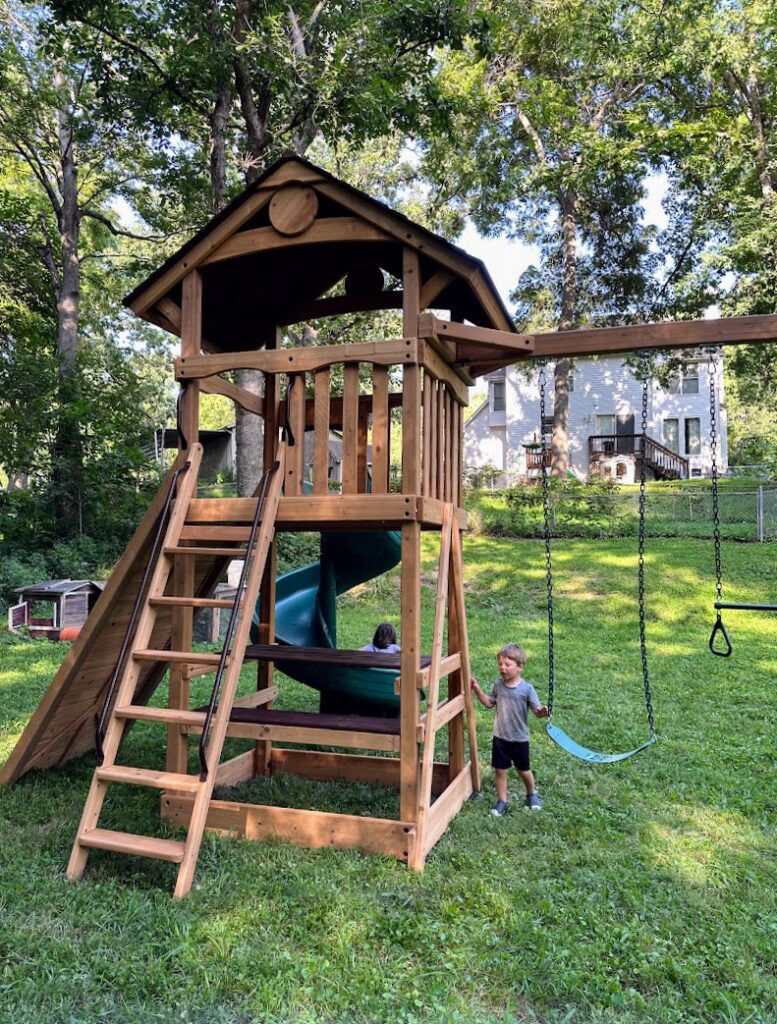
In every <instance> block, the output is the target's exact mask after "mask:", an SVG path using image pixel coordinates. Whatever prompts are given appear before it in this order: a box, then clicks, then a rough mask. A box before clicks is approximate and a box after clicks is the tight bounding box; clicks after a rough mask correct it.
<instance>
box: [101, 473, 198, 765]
mask: <svg viewBox="0 0 777 1024" xmlns="http://www.w3.org/2000/svg"><path fill="white" fill-rule="evenodd" d="M190 468H191V460H190V459H187V461H186V462H185V464H184V465H183V466H180V467H179V468H178V469H176V471H175V472H174V473H173V478H172V480H171V481H170V487H169V489H168V492H167V497H166V498H165V504H164V507H163V509H162V512H161V514H160V516H159V523H158V524H157V530H156V535H155V536H154V542H153V544H152V545H151V553H150V554H149V557H148V561H147V562H146V568H145V570H144V572H143V579H142V581H141V583H140V586H139V587H138V592H137V594H136V595H135V601H134V603H133V605H132V611H131V612H130V617H129V621H128V622H127V628H126V630H125V632H124V638H123V640H122V642H121V647H120V648H119V657H118V659H117V661H116V665H115V667H114V669H113V675H112V676H111V679H110V682H109V683H108V690H107V693H106V695H105V700H104V701H103V706H102V709H101V711H100V714H99V716H98V718H97V726H96V732H95V747H96V751H95V753H96V757H97V763H98V764H100V765H101V764H102V763H103V761H104V760H105V755H104V752H103V740H104V739H105V723H106V721H107V719H108V717H109V715H110V708H111V704H112V702H113V698H114V697H115V695H116V688H117V686H118V683H119V678H120V677H121V673H122V672H123V670H124V664H125V662H126V660H127V650H128V648H129V643H130V638H131V636H132V634H133V633H134V631H135V626H136V625H137V620H138V614H139V613H140V606H141V603H142V599H143V595H144V593H145V592H146V587H147V585H148V580H149V577H150V575H151V571H152V567H153V566H155V565H156V562H157V559H158V558H159V550H160V548H161V546H162V540H163V537H164V533H165V530H166V528H167V519H168V517H169V515H170V507H171V505H172V504H173V501H174V499H175V496H176V492H177V488H178V480H179V478H180V477H181V476H182V475H183V474H184V473H186V472H188V470H189V469H190Z"/></svg>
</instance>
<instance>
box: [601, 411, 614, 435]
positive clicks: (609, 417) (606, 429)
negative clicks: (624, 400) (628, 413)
mask: <svg viewBox="0 0 777 1024" xmlns="http://www.w3.org/2000/svg"><path fill="white" fill-rule="evenodd" d="M596 433H597V434H614V433H615V416H614V414H610V413H607V414H605V415H603V416H597V417H596Z"/></svg>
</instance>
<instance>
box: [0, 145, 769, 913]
mask: <svg viewBox="0 0 777 1024" xmlns="http://www.w3.org/2000/svg"><path fill="white" fill-rule="evenodd" d="M386 280H388V281H389V282H393V284H390V285H389V286H388V287H387V286H386ZM126 302H127V305H128V306H129V307H130V308H131V309H132V310H133V311H134V312H135V313H136V314H137V315H138V316H140V317H142V318H144V319H146V320H148V321H150V322H152V323H155V324H157V325H158V326H160V327H162V328H163V329H165V330H167V331H169V332H170V333H171V334H174V335H176V336H178V337H180V339H181V355H180V358H179V359H178V360H177V361H176V365H175V373H176V378H177V380H178V381H179V382H180V384H181V387H182V395H181V399H180V403H179V427H178V429H179V438H180V441H179V445H180V450H179V454H178V457H177V459H176V461H175V463H174V465H173V467H172V468H171V470H170V472H169V473H168V476H167V478H166V480H165V481H164V482H163V485H162V487H161V488H160V491H159V493H158V494H157V495H156V497H155V498H154V500H153V502H152V503H151V506H150V508H149V511H148V513H147V515H146V517H145V518H144V520H143V522H142V523H141V524H140V526H139V528H138V530H137V532H136V534H135V536H134V537H133V539H132V541H131V542H130V544H129V546H128V548H127V550H126V552H125V553H124V555H123V556H122V558H121V559H120V560H119V562H118V564H117V566H116V568H115V571H114V573H113V575H112V577H111V579H110V580H109V582H108V584H107V585H106V587H105V590H104V592H103V594H102V595H101V597H100V598H99V600H98V602H97V604H96V606H95V609H94V611H93V612H92V614H91V615H90V617H89V619H88V620H87V622H86V625H85V627H84V629H83V630H82V632H81V634H80V636H79V638H78V640H77V641H76V643H75V644H74V645H73V647H72V649H71V650H70V652H69V653H68V656H67V657H66V659H65V661H64V662H63V664H62V666H61V668H60V670H59V672H58V673H57V675H56V677H55V678H54V680H53V682H52V683H51V685H50V687H49V689H48V691H47V692H46V694H45V695H44V697H43V699H42V701H41V703H40V705H39V707H38V709H37V710H36V712H35V714H34V715H33V717H32V719H31V720H30V723H29V724H28V726H27V728H26V730H25V731H24V733H23V735H22V737H21V738H20V740H19V743H18V744H17V746H16V748H15V750H14V751H13V753H12V755H11V758H10V759H9V761H8V762H7V764H6V765H5V766H4V768H3V770H2V774H1V775H0V782H3V783H11V782H14V781H16V780H17V779H19V778H20V777H21V776H22V775H23V774H24V773H26V772H28V771H30V770H31V769H45V768H48V767H51V766H54V765H61V764H63V763H65V762H67V761H69V760H71V759H72V758H75V757H78V756H81V755H83V754H85V753H86V752H87V751H90V750H93V749H96V750H97V753H98V765H97V767H96V769H95V772H94V777H93V780H92V783H91V786H90V789H89V793H88V795H87V798H86V804H85V807H84V811H83V815H82V818H81V822H80V824H79V825H78V829H77V834H76V839H75V843H74V846H73V851H72V855H71V858H70V863H69V866H68V877H69V878H70V879H72V880H75V879H77V878H79V877H80V876H81V875H82V874H83V872H84V869H85V867H86V863H87V859H88V857H89V855H90V853H91V851H92V850H94V849H107V850H112V851H116V852H121V853H127V854H136V855H141V856H146V857H151V858H158V859H161V860H164V861H169V862H172V863H174V864H176V865H177V868H178V874H177V880H176V883H175V890H174V895H175V897H176V898H181V897H183V896H184V895H185V894H186V893H187V892H188V891H189V889H190V887H191V885H192V880H193V877H194V872H195V869H196V864H197V858H198V853H199V849H200V845H201V841H202V836H203V832H204V830H205V829H206V828H207V829H215V830H218V831H221V832H228V833H233V834H237V835H241V836H245V837H246V838H248V839H261V838H264V837H266V836H276V837H279V838H281V839H284V840H286V841H289V842H293V843H297V844H301V845H304V846H309V847H321V846H333V847H343V848H349V847H355V848H359V849H362V850H367V851H371V852H374V853H379V854H383V855H388V856H392V857H395V858H397V859H398V860H400V861H403V862H405V863H406V864H407V865H408V866H409V867H411V868H412V869H414V870H418V871H420V870H422V869H423V867H424V863H425V860H426V857H427V855H428V854H429V852H430V850H431V849H432V848H433V847H434V845H435V844H436V843H437V841H438V840H439V839H440V837H441V836H442V835H443V834H444V832H445V831H446V829H447V827H448V824H449V823H450V821H451V820H452V819H453V818H454V816H455V815H456V814H457V813H458V811H459V810H460V808H461V807H462V805H463V804H464V802H465V801H466V800H467V798H468V797H469V796H470V795H471V794H472V793H473V792H474V791H477V790H478V789H479V773H478V760H477V746H476V736H475V724H474V719H473V710H472V699H471V695H470V690H469V685H468V680H469V678H470V665H469V651H468V644H467V622H466V612H465V602H464V582H463V558H462V532H463V531H464V530H465V529H466V513H465V512H464V511H463V509H462V468H463V467H462V452H463V443H462V438H463V433H462V432H463V415H462V410H463V408H464V406H466V404H467V401H468V387H469V385H471V384H472V382H473V379H474V378H475V377H477V376H479V375H481V374H484V373H488V372H489V371H491V370H493V369H496V368H499V367H502V366H506V365H509V364H512V363H515V362H517V361H520V360H525V359H529V358H533V357H537V356H539V357H542V358H562V357H566V356H573V355H592V354H595V353H613V352H624V351H628V350H635V349H642V348H663V347H666V348H670V347H695V346H699V345H710V344H726V343H731V342H740V341H765V340H772V339H774V338H777V317H775V316H761V317H744V318H737V319H727V320H705V321H698V322H684V323H677V324H672V323H663V324H649V325H640V326H635V327H624V328H609V329H599V330H583V331H573V332H566V333H564V334H549V335H527V334H517V333H516V332H515V330H514V328H513V325H512V322H511V320H510V317H509V315H508V313H507V311H506V309H505V308H504V306H503V304H502V302H501V300H500V299H499V296H498V294H497V292H496V289H495V288H494V286H493V283H492V282H491V279H490V278H489V276H488V274H487V272H486V271H485V268H484V267H483V265H482V264H481V263H480V261H478V260H476V259H474V258H472V257H470V256H469V255H467V254H466V253H465V252H463V251H462V250H461V249H458V248H457V247H455V246H453V245H451V244H449V243H448V242H446V241H444V240H443V239H441V238H438V237H437V236H435V235H433V234H432V233H430V232H428V231H426V230H425V229H423V228H421V227H419V226H418V225H416V224H414V223H413V222H411V221H409V220H408V219H407V218H405V217H403V216H401V215H400V214H397V213H396V212H394V211H392V210H391V209H389V208H388V207H386V206H385V205H383V204H381V203H378V202H376V201H375V200H373V199H371V198H369V197H368V196H366V195H364V194H363V193H361V192H359V191H357V190H356V189H353V188H351V187H350V186H348V185H346V184H345V183H343V182H341V181H338V180H337V179H336V178H334V177H332V176H331V175H330V174H328V173H327V172H325V171H323V170H321V169H320V168H318V167H315V166H314V165H313V164H311V163H309V162H307V161H305V160H303V159H301V158H298V157H296V156H286V157H284V158H282V159H281V160H279V161H278V162H277V163H275V164H273V166H271V167H270V168H269V169H268V170H267V171H266V172H265V174H263V175H262V176H261V177H260V178H259V179H258V180H257V181H256V182H255V183H253V184H252V185H251V186H250V187H249V188H248V189H247V190H246V191H245V192H243V193H242V194H241V195H240V196H238V197H237V198H236V199H235V200H234V201H233V202H232V203H231V204H230V205H229V206H228V207H226V209H225V210H223V211H222V212H221V213H220V214H219V215H218V216H216V217H215V218H213V220H212V221H211V222H210V223H209V224H208V225H206V226H205V227H204V228H203V230H202V231H200V232H199V233H198V234H197V235H195V236H194V237H193V238H192V239H191V240H190V241H189V242H188V243H187V244H186V245H184V246H183V248H182V249H181V250H180V251H179V252H177V253H176V254H175V255H174V256H172V257H171V258H170V259H169V260H167V262H166V263H165V264H163V265H162V266H161V267H160V268H159V269H158V270H156V271H155V272H154V273H153V274H152V275H151V276H150V277H149V278H147V280H145V281H144V282H143V283H142V284H141V285H139V286H138V287H137V288H136V289H135V290H134V291H133V292H132V293H131V294H130V295H129V296H128V298H127V300H126ZM382 309H394V310H400V311H401V315H402V325H403V327H402V337H401V338H397V339H394V340H374V341H355V342H350V343H343V344H337V345H321V346H313V347H304V346H297V347H288V346H287V345H285V344H284V343H283V328H284V327H286V326H288V325H292V324H298V323H303V322H306V321H310V320H315V319H318V318H320V317H325V316H331V315H335V314H341V313H355V312H363V311H373V310H382ZM432 310H434V311H438V312H439V311H441V310H444V311H446V312H447V313H448V314H449V317H450V319H442V318H440V317H438V316H437V315H435V313H433V312H431V311H432ZM400 368H401V370H400ZM244 369H250V370H256V371H259V373H260V374H261V376H262V379H263V393H262V395H261V396H260V395H256V394H254V393H253V392H249V391H247V390H244V389H242V388H240V387H238V386H236V385H235V384H234V383H233V382H232V381H231V380H230V379H229V378H228V376H225V375H230V374H231V373H232V372H233V371H237V370H244ZM398 379H401V393H397V392H395V391H394V390H392V381H397V380H398ZM336 381H337V382H340V381H341V382H342V388H341V390H342V394H335V393H333V391H334V390H337V389H335V388H334V384H335V382H336ZM363 391H364V392H366V393H362V392H363ZM201 394H220V395H225V396H227V397H228V398H230V399H231V400H232V401H233V402H234V403H235V404H236V405H237V406H239V407H240V408H241V409H243V410H245V411H247V412H249V413H252V414H254V415H258V416H260V417H262V419H263V423H264V441H263V464H264V475H263V478H262V482H261V485H260V488H259V489H258V490H257V493H256V494H255V495H254V496H253V497H252V498H232V499H212V498H199V497H197V474H198V468H199V463H200V459H201V454H202V449H201V446H200V445H199V443H198V442H197V437H198V425H199V404H200V395H201ZM392 417H393V419H394V421H399V422H400V423H401V439H402V440H401V453H399V455H400V458H399V460H395V461H399V462H401V473H400V476H399V479H398V480H397V479H395V478H392V475H391V474H390V471H389V470H390V465H391V452H390V442H391V434H392V432H391V423H392ZM332 430H337V431H340V432H341V434H342V486H341V492H340V493H332V492H331V490H330V483H329V444H330V431H332ZM306 434H308V435H311V440H310V442H309V444H308V446H307V449H308V451H309V452H310V453H311V455H310V458H309V460H307V461H309V465H308V464H306V456H305V451H306V445H305V443H304V440H305V436H306ZM306 476H309V477H310V479H311V488H312V489H310V490H308V489H307V488H306V486H305V485H304V478H305V477H306ZM299 530H305V531H311V530H312V531H319V532H321V533H322V534H323V533H325V532H332V531H361V532H365V533H378V532H385V531H389V530H390V531H397V532H398V533H399V535H400V536H401V560H400V573H401V581H400V600H401V639H402V651H401V654H399V655H370V656H369V659H371V661H370V664H372V665H381V666H382V667H383V668H388V669H393V670H394V671H395V677H394V679H395V681H394V682H393V689H392V694H391V696H392V699H394V700H396V702H397V705H398V716H397V717H396V718H387V717H379V716H377V715H370V714H368V713H359V714H355V715H352V714H332V713H311V712H289V711H283V710H278V709H276V708H275V707H274V706H273V705H274V703H275V701H276V698H277V697H278V688H279V686H278V680H277V678H276V676H275V668H276V665H278V664H280V665H282V666H283V668H284V670H286V669H287V668H289V671H290V672H291V668H292V667H293V663H294V661H295V660H296V661H299V662H304V663H305V664H306V665H307V666H311V665H313V666H316V665H321V666H324V665H326V668H327V672H329V673H332V672H335V673H336V671H337V670H338V666H339V667H340V668H342V669H343V670H345V669H347V668H349V667H353V666H354V665H363V664H364V660H365V655H364V654H363V653H362V652H353V651H341V650H337V649H333V648H331V647H325V646H324V645H321V646H320V647H317V646H307V647H302V648H294V647H288V646H284V645H282V644H279V643H277V642H276V628H275V626H276V622H275V608H276V553H275V552H276V538H277V535H278V533H279V532H281V531H299ZM422 531H431V532H433V533H436V534H438V535H439V560H438V570H437V584H436V594H435V602H434V627H433V633H432V642H431V651H430V652H429V655H428V656H427V657H423V656H422V650H421V532H422ZM232 559H242V560H243V561H244V569H243V579H242V580H241V584H240V586H239V587H238V588H237V594H236V598H235V601H234V602H230V601H224V600H219V599H216V598H214V597H213V592H214V589H215V586H216V584H217V583H218V581H219V579H220V578H221V576H222V574H223V572H224V570H225V567H226V565H227V564H228V563H229V561H230V560H232ZM257 607H258V609H259V612H258V623H257V625H256V626H255V627H254V628H255V637H254V639H256V640H257V642H255V643H254V642H252V637H251V630H252V618H253V615H254V611H255V609H256V608H257ZM205 608H219V609H228V610H229V613H230V615H229V625H228V628H227V639H226V641H225V643H224V646H223V649H222V651H221V652H220V653H201V652H197V651H194V650H193V649H192V633H193V619H194V615H195V614H196V613H197V612H199V611H200V610H202V609H205ZM446 638H447V642H446ZM251 660H254V661H256V663H257V687H256V690H255V691H254V692H252V693H250V694H249V695H248V696H243V697H237V696H236V695H237V692H238V690H237V687H238V681H239V676H240V672H241V669H242V667H243V665H244V664H245V662H246V661H251ZM165 673H169V678H168V683H167V698H168V699H167V705H166V706H165V707H151V706H149V699H150V698H151V696H152V695H153V693H154V691H155V690H156V688H157V686H158V684H159V683H160V682H161V681H162V679H163V677H164V676H165ZM205 674H209V675H212V676H213V686H212V693H211V698H210V700H209V702H208V704H207V706H206V707H202V708H192V707H191V706H190V684H191V680H192V679H194V678H196V677H197V676H200V675H205ZM291 674H293V673H291ZM443 681H447V688H446V694H445V696H444V697H443V698H442V699H441V684H442V683H443ZM424 694H425V698H426V705H425V710H424V709H423V700H424ZM360 712H363V709H360ZM140 720H142V721H147V722H154V723H157V724H158V725H159V727H160V729H163V730H165V733H164V734H165V736H166V761H165V766H164V769H159V768H149V767H142V766H134V765H133V766H130V765H126V764H122V763H119V761H120V758H121V750H122V748H121V743H122V740H123V738H124V736H125V735H126V733H127V730H128V729H129V728H130V727H131V725H132V724H133V723H134V722H135V721H140ZM443 730H444V731H445V732H446V733H447V744H446V745H445V746H446V750H447V756H446V757H445V758H444V759H443V760H436V759H435V744H436V740H437V738H438V736H439V735H440V733H441V732H442V731H443ZM191 736H199V737H200V739H199V748H200V749H199V759H198V762H197V764H196V768H194V770H193V762H194V760H195V758H194V756H193V753H194V752H193V751H191V750H190V737H191ZM233 738H237V739H242V740H247V741H250V748H249V749H248V750H247V751H246V752H244V753H242V754H239V755H238V756H236V757H233V758H231V759H229V760H226V761H224V760H222V751H223V746H224V743H225V741H226V740H227V739H233ZM289 744H291V745H292V746H288V745H289ZM437 746H438V750H439V747H440V744H439V743H438V744H437ZM322 748H323V749H322ZM328 748H335V749H328ZM343 750H346V751H351V752H349V753H343V752H342V751H343ZM277 772H291V773H294V774H296V775H299V776H302V777H306V778H309V779H316V780H334V779H346V780H351V781H362V782H370V783H375V784H382V785H387V786H393V787H396V789H397V790H398V794H399V814H398V818H397V819H396V820H385V819H378V818H372V817H364V816H358V815H346V814H333V813H329V812H324V811H318V810H303V809H298V808H289V807H278V806H266V805H264V806H260V805H254V804H248V803H239V802H233V801H228V800H222V799H215V798H214V794H213V791H214V788H215V787H222V786H233V785H236V784H238V783H241V782H244V781H247V780H249V779H251V778H254V777H256V776H262V775H270V774H273V773H277ZM114 785H134V786H144V787H149V788H152V789H156V790H159V791H161V797H160V801H161V812H162V815H163V817H165V818H167V819H168V820H169V821H170V822H172V823H173V824H175V825H178V826H181V827H182V828H183V829H185V837H184V838H183V839H180V840H178V839H167V838H157V837H152V836H140V835H133V834H129V833H125V832H119V831H114V830H112V829H109V828H104V827H101V826H100V814H101V810H102V806H103V802H104V799H105V795H106V792H107V790H108V787H109V786H114Z"/></svg>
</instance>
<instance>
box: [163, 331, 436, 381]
mask: <svg viewBox="0 0 777 1024" xmlns="http://www.w3.org/2000/svg"><path fill="white" fill-rule="evenodd" d="M353 362H364V363H375V364H377V365H378V366H395V365H397V364H399V363H404V364H406V365H410V366H412V365H413V364H414V363H417V362H418V342H417V341H416V339H415V338H401V339H400V340H398V341H361V342H354V343H353V344H351V345H318V346H316V347H314V348H284V349H277V350H272V349H271V350H269V351H268V350H267V349H265V350H263V351H253V352H226V353H222V354H220V355H211V356H192V357H191V358H186V359H183V358H182V359H178V360H176V363H175V375H176V378H177V379H178V380H198V379H200V378H201V377H214V376H216V375H217V374H219V373H231V372H232V371H234V370H261V371H262V372H263V373H269V374H274V373H315V371H316V370H321V369H323V368H324V367H326V366H332V365H334V364H336V363H353Z"/></svg>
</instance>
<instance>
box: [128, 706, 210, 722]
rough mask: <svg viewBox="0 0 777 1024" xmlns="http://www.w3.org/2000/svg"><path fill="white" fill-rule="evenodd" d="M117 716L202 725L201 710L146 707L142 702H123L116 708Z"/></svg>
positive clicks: (202, 713)
mask: <svg viewBox="0 0 777 1024" xmlns="http://www.w3.org/2000/svg"><path fill="white" fill-rule="evenodd" d="M113 713H114V715H116V717H117V718H132V719H138V720H142V721H144V722H166V723H167V724H168V725H202V723H203V722H204V721H205V713H204V712H203V711H186V710H184V709H182V708H147V707H145V705H143V704H125V705H124V706H123V707H120V708H116V709H115V710H114V712H113Z"/></svg>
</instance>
